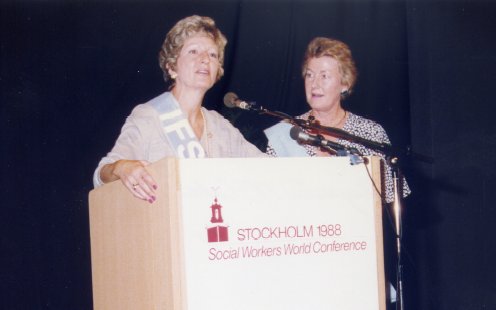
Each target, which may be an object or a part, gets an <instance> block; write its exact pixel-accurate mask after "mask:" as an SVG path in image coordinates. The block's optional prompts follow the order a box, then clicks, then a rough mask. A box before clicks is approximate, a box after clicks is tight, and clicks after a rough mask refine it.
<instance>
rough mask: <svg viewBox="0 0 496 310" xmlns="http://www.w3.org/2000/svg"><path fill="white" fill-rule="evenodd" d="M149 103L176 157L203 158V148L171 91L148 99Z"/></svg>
mask: <svg viewBox="0 0 496 310" xmlns="http://www.w3.org/2000/svg"><path fill="white" fill-rule="evenodd" d="M149 103H150V104H151V105H152V107H154V108H155V110H157V112H158V114H159V119H160V123H161V124H162V129H163V131H164V134H165V136H166V137H167V140H168V141H169V143H170V145H171V146H172V148H173V149H174V151H175V153H176V156H177V157H179V158H204V157H205V156H206V154H205V150H204V149H203V147H202V146H201V144H200V142H199V141H198V139H197V138H196V136H195V133H194V132H193V128H191V125H190V124H189V122H188V120H187V119H186V117H185V116H184V114H183V112H182V111H181V108H179V103H178V102H177V100H176V98H174V96H173V95H172V93H170V92H166V93H163V94H162V95H160V96H158V97H156V98H154V99H152V100H150V101H149ZM204 121H206V120H204Z"/></svg>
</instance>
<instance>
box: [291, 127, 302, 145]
mask: <svg viewBox="0 0 496 310" xmlns="http://www.w3.org/2000/svg"><path fill="white" fill-rule="evenodd" d="M301 132H302V130H301V128H300V127H298V126H293V127H291V130H290V131H289V135H290V136H291V139H293V140H297V141H298V139H299V138H300V133H301Z"/></svg>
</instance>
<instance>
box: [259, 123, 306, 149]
mask: <svg viewBox="0 0 496 310" xmlns="http://www.w3.org/2000/svg"><path fill="white" fill-rule="evenodd" d="M292 127H293V125H291V124H289V123H285V122H280V123H277V124H276V125H274V126H272V127H270V128H267V129H265V130H264V133H265V136H267V139H268V141H269V144H270V145H271V146H272V148H273V149H274V150H275V151H276V154H277V156H278V157H307V156H309V155H308V153H307V151H306V149H305V147H303V146H302V145H300V144H298V142H296V141H295V140H293V139H292V138H291V136H290V130H291V128H292Z"/></svg>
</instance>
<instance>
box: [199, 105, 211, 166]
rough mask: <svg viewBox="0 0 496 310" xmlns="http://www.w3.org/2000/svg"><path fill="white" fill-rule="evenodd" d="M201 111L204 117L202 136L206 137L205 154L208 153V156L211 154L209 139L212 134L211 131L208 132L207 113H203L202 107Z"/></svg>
mask: <svg viewBox="0 0 496 310" xmlns="http://www.w3.org/2000/svg"><path fill="white" fill-rule="evenodd" d="M200 112H201V116H202V118H203V134H202V138H203V137H204V144H205V146H204V148H205V155H206V157H209V155H210V141H209V140H210V138H211V136H212V134H211V133H210V132H208V128H207V119H206V118H205V114H203V109H202V108H200ZM202 140H203V139H202Z"/></svg>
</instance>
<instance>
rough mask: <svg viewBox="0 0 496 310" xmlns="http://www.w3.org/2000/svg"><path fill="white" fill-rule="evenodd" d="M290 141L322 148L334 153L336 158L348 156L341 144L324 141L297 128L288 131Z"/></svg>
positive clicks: (320, 137)
mask: <svg viewBox="0 0 496 310" xmlns="http://www.w3.org/2000/svg"><path fill="white" fill-rule="evenodd" d="M289 135H290V136H291V139H293V140H296V141H297V142H298V143H303V144H310V145H313V146H323V147H326V148H328V149H329V150H331V151H333V152H334V153H336V154H337V155H338V156H343V155H348V150H347V149H346V147H344V146H342V145H341V144H338V143H335V142H331V141H329V140H326V139H324V137H322V136H321V135H311V134H309V133H306V132H305V131H303V129H301V128H300V127H298V126H293V127H292V128H291V130H290V131H289Z"/></svg>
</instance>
